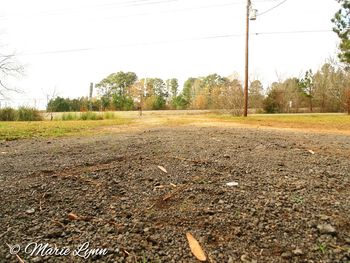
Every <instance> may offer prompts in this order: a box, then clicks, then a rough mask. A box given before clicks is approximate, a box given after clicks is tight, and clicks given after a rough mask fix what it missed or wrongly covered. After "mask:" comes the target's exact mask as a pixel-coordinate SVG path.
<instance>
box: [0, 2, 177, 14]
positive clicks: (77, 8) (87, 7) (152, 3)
mask: <svg viewBox="0 0 350 263" xmlns="http://www.w3.org/2000/svg"><path fill="white" fill-rule="evenodd" d="M178 1H179V0H161V1H157V0H133V1H125V2H120V3H107V4H99V5H92V6H81V5H80V6H77V7H75V8H66V9H52V10H46V11H41V12H38V13H35V14H30V15H29V16H37V15H44V16H45V15H52V14H55V13H56V14H57V13H58V14H59V13H65V12H67V11H68V12H69V11H74V10H79V11H80V10H82V9H89V8H95V7H97V8H98V7H102V8H103V7H106V8H111V6H116V7H118V8H120V7H135V6H148V5H158V4H166V3H170V2H178ZM22 15H23V14H14V15H12V16H22ZM25 15H27V14H25ZM9 17H11V16H6V15H2V16H0V19H7V18H9Z"/></svg>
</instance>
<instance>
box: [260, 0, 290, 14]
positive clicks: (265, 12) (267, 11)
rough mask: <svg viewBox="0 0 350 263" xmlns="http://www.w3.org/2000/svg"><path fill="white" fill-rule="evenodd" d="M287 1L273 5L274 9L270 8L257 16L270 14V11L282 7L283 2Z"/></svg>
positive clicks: (284, 0)
mask: <svg viewBox="0 0 350 263" xmlns="http://www.w3.org/2000/svg"><path fill="white" fill-rule="evenodd" d="M287 1H288V0H283V1H282V2H280V3H279V4H277V5H275V6H274V7H271V8H270V9H267V10H266V11H264V12H262V13H258V14H257V16H262V15H265V14H267V13H269V12H271V11H272V10H274V9H276V8H277V7H279V6H281V5H283V4H284V3H285V2H287Z"/></svg>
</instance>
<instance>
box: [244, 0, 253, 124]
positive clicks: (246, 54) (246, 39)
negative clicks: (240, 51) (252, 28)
mask: <svg viewBox="0 0 350 263" xmlns="http://www.w3.org/2000/svg"><path fill="white" fill-rule="evenodd" d="M251 4H252V3H251V0H247V14H246V35H245V72H244V112H243V116H244V117H247V116H248V78H249V12H250V8H251Z"/></svg>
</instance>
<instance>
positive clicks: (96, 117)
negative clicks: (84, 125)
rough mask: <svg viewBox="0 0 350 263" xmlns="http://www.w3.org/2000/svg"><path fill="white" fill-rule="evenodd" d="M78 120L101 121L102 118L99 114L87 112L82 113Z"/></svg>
mask: <svg viewBox="0 0 350 263" xmlns="http://www.w3.org/2000/svg"><path fill="white" fill-rule="evenodd" d="M80 119H81V120H83V121H86V120H103V116H102V115H100V114H97V113H95V112H91V111H88V112H83V113H82V114H81V115H80Z"/></svg>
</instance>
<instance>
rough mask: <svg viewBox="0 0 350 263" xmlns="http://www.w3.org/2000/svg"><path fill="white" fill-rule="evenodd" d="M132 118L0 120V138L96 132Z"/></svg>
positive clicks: (58, 135) (125, 122) (128, 121)
mask: <svg viewBox="0 0 350 263" xmlns="http://www.w3.org/2000/svg"><path fill="white" fill-rule="evenodd" d="M131 122H132V120H130V119H113V120H96V121H92V120H87V121H38V122H0V140H17V139H26V138H40V137H61V136H73V135H77V136H83V135H89V134H96V128H98V127H105V126H115V125H123V124H130V123H131Z"/></svg>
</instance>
